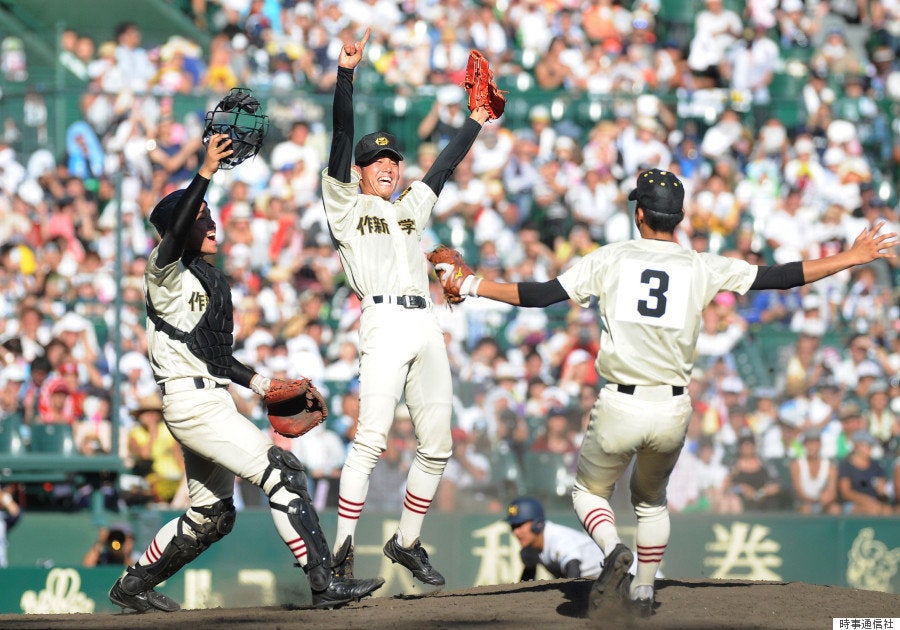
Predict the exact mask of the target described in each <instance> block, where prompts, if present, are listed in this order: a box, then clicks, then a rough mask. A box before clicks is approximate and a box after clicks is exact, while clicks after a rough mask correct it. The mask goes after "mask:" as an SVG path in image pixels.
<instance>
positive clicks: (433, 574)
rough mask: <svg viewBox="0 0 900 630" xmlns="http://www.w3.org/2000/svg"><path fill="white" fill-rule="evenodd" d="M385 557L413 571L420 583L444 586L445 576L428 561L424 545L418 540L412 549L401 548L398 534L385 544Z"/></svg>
mask: <svg viewBox="0 0 900 630" xmlns="http://www.w3.org/2000/svg"><path fill="white" fill-rule="evenodd" d="M384 555H386V556H387V557H388V558H390V559H391V561H392V562H399V563H400V564H402V565H403V566H405V567H406V568H407V569H409V570H410V571H412V574H413V576H415V578H416V579H417V580H419V581H420V582H424V583H425V584H431V585H432V586H443V585H444V576H443V575H441V574H440V573H438V572H437V571H435V570H434V567H432V566H431V563H430V562H429V561H428V553H427V552H426V551H425V548H424V547H422V543H421V542H419V539H418V538H416V540H415V542H414V543H413V545H412V547H401V546H400V543H399V542H397V534H394V536H393V537H392V538H391V539H390V540H389V541H387V542H386V543H384Z"/></svg>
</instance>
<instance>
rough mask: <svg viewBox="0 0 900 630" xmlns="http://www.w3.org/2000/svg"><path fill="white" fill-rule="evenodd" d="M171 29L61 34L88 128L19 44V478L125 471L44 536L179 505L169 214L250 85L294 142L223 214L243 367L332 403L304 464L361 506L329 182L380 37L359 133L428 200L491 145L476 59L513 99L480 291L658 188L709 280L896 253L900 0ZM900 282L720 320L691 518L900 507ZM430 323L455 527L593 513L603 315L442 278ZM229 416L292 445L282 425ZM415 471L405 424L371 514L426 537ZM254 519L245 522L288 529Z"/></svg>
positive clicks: (2, 255)
mask: <svg viewBox="0 0 900 630" xmlns="http://www.w3.org/2000/svg"><path fill="white" fill-rule="evenodd" d="M24 4H25V5H27V3H24ZM151 4H152V3H151ZM159 4H167V5H168V6H169V7H170V9H171V10H174V11H176V12H177V13H178V14H179V16H180V17H181V19H182V20H184V22H185V24H187V28H186V29H185V32H186V33H187V34H179V35H172V36H169V37H165V38H159V40H158V41H148V40H147V38H145V37H143V33H144V31H145V30H146V29H147V25H146V24H142V23H138V22H137V21H134V22H132V21H127V20H122V21H117V22H116V24H115V25H114V28H111V29H109V32H100V31H99V30H98V29H90V28H81V29H79V28H74V27H69V26H63V27H61V28H59V29H58V33H57V36H58V37H56V40H57V41H56V42H55V52H56V56H55V58H54V59H53V64H52V65H53V67H54V72H55V73H57V74H59V73H63V74H65V77H66V80H67V81H74V82H75V84H76V85H78V86H80V88H79V89H78V91H77V99H76V100H77V113H76V115H75V117H74V118H75V119H74V120H72V121H71V122H68V121H66V122H65V123H64V126H63V129H62V130H60V125H59V117H60V114H59V112H58V111H57V110H54V109H53V97H52V92H51V91H49V90H45V91H41V89H37V88H36V87H35V83H34V76H36V75H38V73H39V72H40V69H39V68H38V67H37V65H36V64H33V63H30V62H29V57H28V54H27V53H28V46H27V45H26V44H28V41H27V38H26V39H25V40H23V38H21V37H19V36H17V35H15V34H7V35H6V36H5V37H3V38H2V46H0V74H2V80H0V89H3V90H4V98H3V99H2V100H0V115H2V117H3V126H2V129H0V216H2V217H3V218H2V221H0V285H2V289H3V290H2V292H0V313H2V317H0V340H2V354H0V358H2V361H0V365H2V370H0V453H3V454H2V455H0V460H2V458H4V457H9V456H12V455H15V456H17V457H27V456H29V454H34V453H43V454H46V453H52V454H58V455H59V456H65V457H91V456H96V455H104V454H105V455H110V454H112V455H114V456H116V457H115V459H116V461H117V462H118V464H117V465H116V466H111V467H109V470H97V469H92V468H91V467H90V466H85V470H86V471H87V472H85V473H84V474H73V475H72V476H71V477H70V478H69V479H68V480H66V481H65V482H63V483H54V484H51V483H46V484H43V485H41V484H38V485H37V487H35V486H34V485H33V484H25V483H22V484H19V485H16V486H15V487H14V488H13V489H14V491H15V495H16V498H17V499H18V501H19V504H20V505H21V506H22V508H23V509H25V510H27V509H29V508H30V509H79V508H84V507H87V506H88V505H90V504H91V497H96V496H97V493H98V492H100V493H101V494H102V495H103V497H104V500H105V505H106V506H107V507H109V508H111V509H116V510H123V509H128V508H129V507H134V506H145V505H149V506H161V507H174V508H178V507H179V506H181V505H184V501H185V488H184V484H183V483H182V482H183V463H182V461H181V457H180V451H179V449H178V447H177V445H176V444H175V442H174V440H173V439H172V437H171V435H170V434H169V433H168V431H167V430H166V428H165V425H164V423H163V422H162V415H161V399H160V398H159V392H158V388H157V386H156V384H155V382H154V380H153V376H152V372H151V368H150V365H149V362H148V360H147V358H146V337H145V332H144V320H145V307H144V299H143V293H142V289H141V277H142V273H143V269H144V265H145V263H146V257H147V255H148V253H149V252H150V250H151V249H152V247H153V245H154V243H155V239H156V234H155V232H154V230H153V229H152V227H150V226H149V224H148V222H147V216H148V214H149V212H150V210H151V209H152V208H153V205H154V204H155V203H156V201H157V200H158V199H159V198H160V197H161V196H163V195H165V194H166V193H168V192H170V191H171V190H174V189H176V188H179V187H182V186H184V185H185V184H186V183H187V182H188V181H189V180H190V179H191V178H192V177H193V175H194V173H195V172H196V170H197V168H198V167H199V164H200V159H201V158H202V146H201V143H200V137H201V132H202V127H203V112H205V111H206V110H207V109H210V108H211V106H212V105H213V104H214V103H215V102H217V101H218V100H219V98H221V96H222V95H223V94H224V92H225V91H227V89H229V88H231V87H235V86H246V87H250V88H252V89H253V90H255V91H256V93H257V95H258V96H260V97H261V100H262V101H263V102H264V108H265V109H266V112H267V113H268V114H269V116H270V118H271V129H270V135H269V138H268V140H267V142H266V146H265V148H264V149H263V151H262V152H261V154H260V155H259V156H258V157H257V158H255V159H254V160H253V161H251V162H247V163H245V164H243V165H241V166H240V167H239V168H237V169H235V170H233V171H228V172H220V173H218V174H217V175H216V177H215V179H214V182H213V184H212V185H211V187H210V191H209V194H208V201H209V203H210V205H211V209H212V212H213V216H214V218H215V219H216V221H217V222H218V226H219V231H220V241H221V242H222V243H223V245H222V247H221V248H220V252H221V253H220V260H219V264H221V265H222V267H223V268H224V269H225V270H226V271H227V272H228V274H229V275H230V277H231V281H232V290H233V298H234V305H235V315H234V321H235V339H236V348H237V356H238V357H239V358H240V360H242V361H243V362H244V363H246V364H247V365H250V366H252V367H253V368H254V369H256V370H257V371H258V372H260V373H262V374H265V375H268V376H273V377H275V376H287V377H299V376H306V377H309V378H311V379H312V380H313V381H314V382H315V383H316V384H317V386H319V387H320V388H321V389H323V390H324V391H327V393H328V398H329V402H330V408H331V416H330V417H329V420H328V422H327V424H326V425H323V426H322V427H320V428H317V429H316V430H314V431H313V432H311V433H309V434H307V435H306V436H304V437H302V438H298V439H295V440H286V439H284V438H278V437H277V436H276V439H278V440H280V441H282V445H284V446H285V447H288V448H292V449H293V450H294V452H295V453H297V454H298V456H299V457H300V458H301V459H302V460H303V461H304V462H305V463H306V465H307V467H308V468H309V471H310V479H311V484H312V485H313V486H314V487H313V490H314V496H315V497H316V501H317V505H318V506H319V507H321V508H325V507H331V506H333V505H334V504H335V500H336V496H337V479H338V477H339V472H340V468H341V466H342V464H343V458H344V455H345V453H346V449H347V445H348V443H349V441H350V440H352V438H353V434H354V431H355V422H356V420H357V418H358V400H357V397H356V391H357V380H356V379H357V369H358V352H359V351H358V335H357V324H358V319H359V315H360V303H359V300H358V299H357V298H356V296H355V295H353V294H352V293H350V292H349V291H348V289H347V287H346V285H345V284H344V283H343V282H342V270H341V266H340V263H339V260H338V258H337V255H336V252H335V250H334V247H333V246H332V244H331V241H330V238H329V235H328V231H327V227H326V225H325V219H324V213H323V210H322V202H321V198H320V196H319V178H320V173H321V171H322V169H323V168H324V165H325V161H326V159H327V155H326V152H327V149H328V146H329V143H330V133H329V126H330V124H331V119H330V101H331V89H332V86H333V82H334V78H335V69H336V55H337V50H338V49H339V46H340V45H341V43H342V42H343V41H348V40H354V39H359V38H360V37H361V35H362V33H363V31H364V30H365V28H369V27H370V28H372V39H371V40H370V43H369V46H368V48H367V54H368V60H367V63H366V65H365V66H363V67H361V68H360V69H359V70H358V71H357V79H356V91H357V99H358V100H361V102H363V103H364V104H365V103H373V104H379V106H378V107H375V106H374V105H373V106H372V107H368V106H366V107H363V108H361V109H360V111H359V112H358V114H357V120H358V122H357V131H358V135H359V134H360V133H366V132H368V131H371V130H373V128H374V127H376V126H380V127H382V128H386V129H388V130H391V131H395V132H396V133H397V134H398V135H399V136H400V138H401V142H402V144H403V146H404V148H405V155H406V159H405V161H404V163H403V165H404V166H403V176H404V177H405V178H406V180H407V181H408V180H411V179H414V178H418V177H420V176H421V175H422V174H423V173H424V172H425V171H426V170H427V169H428V167H429V166H430V164H431V163H432V161H433V160H434V157H435V156H436V154H437V152H438V151H439V150H440V149H441V148H442V147H443V146H444V143H446V142H447V140H448V138H449V137H450V136H451V135H452V133H453V131H454V130H455V129H456V128H458V127H459V126H460V125H461V124H462V122H463V121H464V119H465V117H466V116H467V113H468V110H467V107H466V104H465V95H464V93H463V91H462V89H461V88H460V87H459V84H460V82H461V81H462V77H463V74H464V70H465V63H466V58H467V55H468V51H469V49H470V48H477V49H479V50H481V51H482V52H483V53H484V54H485V55H486V56H487V57H488V58H489V59H490V60H491V64H492V67H493V68H494V69H495V72H496V76H497V79H498V82H499V83H500V84H501V87H503V88H504V89H507V90H509V92H510V93H509V94H508V99H509V108H508V110H507V114H506V115H504V117H503V118H501V119H500V120H498V121H494V122H491V123H489V124H488V125H486V126H485V128H484V130H483V131H482V133H481V135H480V136H479V138H478V140H477V141H476V143H475V145H474V147H473V149H472V151H471V152H470V155H469V156H468V157H467V158H466V159H465V160H464V161H463V162H462V163H461V164H460V166H459V167H458V168H457V170H456V172H455V173H454V175H453V178H452V179H451V181H450V182H448V184H447V186H446V187H445V189H444V192H443V193H442V195H441V197H440V199H439V201H438V204H437V206H436V208H435V211H434V219H433V222H432V225H431V226H430V229H429V233H428V235H427V236H426V238H425V239H424V243H423V245H424V246H425V247H426V248H428V249H430V248H431V247H432V246H433V245H435V244H437V243H445V244H447V245H451V246H453V247H457V248H459V249H461V250H462V251H463V252H464V255H465V257H466V259H467V260H468V261H469V262H470V263H473V266H475V267H476V268H477V272H478V273H479V274H480V275H483V276H485V277H490V278H500V279H504V280H508V281H521V280H536V281H543V280H547V279H550V278H552V277H555V276H556V275H557V274H559V273H560V272H561V271H563V270H565V269H567V268H568V266H569V265H571V264H572V263H573V262H574V261H575V260H577V259H578V258H579V257H581V256H583V255H585V254H587V253H589V252H590V251H592V250H593V249H595V248H597V247H600V246H602V245H604V244H606V243H610V242H615V241H620V240H623V239H629V238H632V237H634V236H635V232H634V229H633V226H632V223H631V217H630V214H629V211H630V208H629V206H628V202H627V201H626V196H627V192H628V191H629V190H630V189H631V187H632V186H633V182H634V178H635V175H636V173H637V172H639V170H641V169H643V168H648V167H659V168H663V169H669V170H672V171H673V172H675V173H677V174H678V175H679V176H680V177H681V178H682V180H683V181H684V183H685V185H686V188H687V190H688V194H687V196H686V218H685V221H684V222H683V224H682V226H681V227H680V228H679V231H678V238H679V240H680V242H681V243H682V244H683V245H684V246H685V247H691V248H694V249H697V250H699V251H710V252H716V253H720V254H725V255H729V256H736V257H740V258H743V259H745V260H748V261H749V262H751V263H757V264H772V263H780V262H787V261H792V260H800V259H805V258H817V257H820V256H823V255H827V254H829V253H833V252H835V251H838V250H840V249H842V248H845V247H848V246H849V244H851V243H852V242H853V240H854V238H855V237H856V235H857V234H859V232H860V231H861V230H862V229H863V228H865V227H870V226H873V225H876V224H877V223H879V222H881V221H885V222H886V227H885V228H884V229H885V230H886V231H896V229H897V227H896V226H897V225H898V217H897V208H898V196H897V192H896V191H897V185H898V177H900V127H898V122H897V121H898V119H900V118H898V116H897V115H896V114H897V108H898V101H900V65H898V64H897V61H896V56H897V53H898V52H900V2H897V1H896V0H883V1H878V0H872V1H868V2H866V1H857V0H832V1H826V0H805V2H804V0H780V1H779V0H750V1H748V2H746V3H744V2H728V1H725V2H723V0H703V1H700V0H695V1H684V2H675V1H666V0H634V1H631V0H621V1H612V0H581V1H579V0H543V1H542V0H495V1H485V2H474V1H472V0H444V1H441V2H430V1H416V0H407V1H402V2H396V1H393V0H355V1H353V2H340V3H338V2H336V1H335V0H316V1H314V2H303V1H299V0H190V1H186V0H185V1H182V2H176V1H174V0H173V1H172V2H169V3H164V2H162V0H159ZM7 9H8V7H7ZM0 34H2V31H0ZM29 76H31V79H29ZM374 95H377V96H378V99H379V100H377V101H375V100H372V101H366V100H365V99H366V98H374ZM4 101H5V102H4ZM898 281H900V263H898V261H896V260H891V261H884V260H881V261H876V263H873V264H871V265H869V266H866V267H864V268H861V269H859V270H858V271H856V272H853V273H851V272H849V271H848V272H844V273H841V274H838V275H836V276H834V277H833V278H831V279H828V280H826V281H821V282H818V283H815V284H814V285H811V286H808V287H802V288H798V289H794V290H791V291H782V292H776V291H767V292H758V293H754V294H750V295H747V296H737V295H734V294H731V293H723V294H720V295H719V296H718V297H717V298H716V299H715V301H714V303H713V304H712V305H710V306H709V307H708V308H707V309H706V311H705V312H704V319H703V324H704V325H703V331H702V333H701V335H700V340H699V343H698V357H697V368H696V369H695V371H694V376H693V380H692V382H691V385H690V391H691V395H692V398H693V402H694V416H693V419H692V422H691V425H690V430H689V434H688V439H687V442H686V444H685V447H684V453H683V455H682V457H681V459H680V461H679V464H678V466H677V467H676V470H675V473H674V474H673V480H672V484H671V486H670V489H669V502H670V509H672V510H674V511H711V512H716V513H737V512H741V511H744V510H796V511H800V512H802V513H809V514H813V513H829V514H837V513H846V512H853V513H865V514H887V513H891V512H892V511H894V510H895V509H896V506H897V503H898V501H897V499H898V497H897V494H898V492H897V487H898V485H900V464H895V462H897V461H900V460H898V458H897V450H898V443H900V420H898V418H900V325H898V322H900V317H898V315H900V313H898V304H900V302H898V295H900V293H898V290H897V288H898ZM432 297H433V299H434V301H435V303H436V309H437V312H438V314H439V317H440V319H441V322H442V324H443V327H444V330H445V336H446V342H447V347H448V350H449V355H450V360H451V366H452V370H453V374H454V378H455V394H456V398H455V412H454V425H455V426H454V430H453V439H454V453H453V457H452V459H451V461H450V463H449V465H448V468H447V471H446V474H445V476H444V480H443V482H442V485H441V489H440V491H439V497H438V501H437V502H436V505H437V506H438V508H439V509H444V510H460V509H463V510H464V509H479V510H495V511H499V510H502V509H503V508H504V507H505V505H506V503H507V502H508V501H509V500H510V499H511V498H513V497H515V496H517V495H519V494H522V493H525V492H527V493H530V494H533V495H535V496H538V497H539V498H541V499H543V500H544V501H547V502H548V503H549V505H551V506H552V505H554V503H553V502H556V503H555V504H556V505H559V506H563V507H566V506H568V505H569V497H568V494H569V491H570V489H571V484H572V480H573V475H574V465H575V460H576V452H577V448H578V444H579V441H580V436H581V434H582V432H583V431H584V430H585V427H586V421H587V418H588V415H589V412H590V408H591V406H592V404H593V402H594V401H595V399H596V394H597V391H598V388H599V387H600V386H602V383H601V382H598V380H599V379H598V377H597V374H596V372H595V369H594V366H593V361H594V358H595V355H596V353H597V349H598V341H599V330H600V328H599V327H600V322H598V321H597V318H596V312H595V311H593V310H586V309H579V308H577V307H574V306H571V305H569V304H563V305H557V306H555V307H551V308H548V309H543V310H542V309H515V308H512V307H509V306H507V305H504V304H500V303H494V302H489V301H486V300H477V299H470V300H467V301H466V302H465V303H464V304H461V305H459V306H458V307H454V308H453V309H450V308H449V307H448V306H446V305H445V304H444V303H443V300H442V296H441V292H440V288H439V287H438V286H437V284H436V283H435V284H433V286H432ZM232 393H233V395H234V397H235V400H236V401H237V404H238V405H239V408H240V409H242V410H243V411H244V413H246V415H247V416H248V417H250V418H252V419H254V420H255V421H256V422H257V423H258V424H259V426H260V427H261V430H268V422H267V420H266V418H265V414H264V413H263V411H262V409H261V408H260V406H259V402H258V399H257V398H256V397H255V396H254V395H253V394H252V393H251V392H249V390H242V389H241V388H237V387H232ZM414 448H415V439H414V436H413V433H412V425H411V423H410V422H409V415H408V412H406V410H405V407H404V406H403V404H402V403H401V404H400V405H399V406H398V408H397V414H396V422H395V425H394V428H393V430H392V434H391V439H389V442H388V447H387V450H386V451H385V453H384V455H383V457H382V460H381V461H380V462H379V465H378V467H377V468H376V472H375V473H374V474H373V477H372V482H371V488H370V492H369V497H368V501H367V504H368V505H370V506H371V507H372V509H376V510H377V509H379V507H383V508H384V509H385V510H388V511H393V510H397V509H399V501H400V498H401V497H402V488H401V490H400V491H398V487H400V486H401V485H402V483H403V480H404V479H405V477H406V471H407V467H408V466H409V463H410V461H411V458H412V456H413V450H414ZM11 479H13V478H11ZM13 480H14V479H13ZM239 490H240V492H238V497H239V499H240V500H241V501H243V505H254V504H257V503H259V500H260V497H259V496H258V494H256V493H255V492H254V491H253V490H252V488H240V489H239Z"/></svg>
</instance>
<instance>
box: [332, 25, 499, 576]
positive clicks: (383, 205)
mask: <svg viewBox="0 0 900 630" xmlns="http://www.w3.org/2000/svg"><path fill="white" fill-rule="evenodd" d="M368 39H369V31H368V30H366V32H365V35H364V36H363V39H362V41H360V42H350V43H344V44H343V45H342V46H341V50H340V53H339V56H338V69H337V82H336V84H335V92H334V111H333V120H334V136H333V138H332V142H331V153H330V156H329V160H328V168H327V169H326V170H325V171H324V172H323V173H322V198H323V200H324V203H325V215H326V217H327V219H328V227H329V228H330V230H331V235H332V238H333V240H334V242H335V243H336V244H337V247H338V253H339V254H340V258H341V264H342V265H343V267H344V271H345V272H346V275H347V281H348V282H349V284H350V287H351V288H352V289H353V291H354V292H356V294H357V295H358V296H359V298H360V300H361V301H362V319H361V322H360V329H359V345H360V349H361V357H360V390H359V398H360V414H359V427H358V429H357V431H356V436H355V438H354V441H353V444H352V446H351V447H350V451H349V453H348V454H347V460H346V462H345V464H344V467H343V469H342V471H341V482H340V496H339V499H338V526H337V535H336V538H335V543H337V544H340V545H341V548H343V546H344V545H346V544H348V543H349V544H351V545H352V540H353V535H354V534H355V532H356V525H357V522H358V520H359V517H360V514H361V513H362V510H363V505H364V503H365V501H366V494H367V492H368V489H369V475H370V474H371V472H372V469H373V468H374V467H375V464H376V462H377V461H378V458H379V457H380V456H381V453H382V451H384V450H385V447H386V445H387V435H388V431H389V430H390V428H391V423H392V422H393V419H394V409H395V408H396V406H397V403H398V402H399V401H400V398H401V397H402V396H403V395H404V394H405V395H406V404H407V406H408V407H409V411H410V416H411V418H412V422H413V425H414V426H415V432H416V437H417V438H418V448H417V449H416V457H415V461H414V462H413V464H412V466H411V467H410V471H409V477H408V479H407V484H406V491H405V492H406V493H405V497H404V502H403V511H402V513H401V514H400V523H399V526H398V529H397V532H396V534H394V536H392V537H391V539H390V540H388V541H387V543H386V544H385V546H384V553H385V555H386V556H387V557H388V558H390V559H391V560H392V561H394V562H397V563H400V564H401V565H402V566H404V567H406V568H407V569H409V570H410V571H411V572H412V574H413V575H414V576H415V577H416V578H417V579H418V580H419V581H421V582H424V583H425V584H430V585H433V586H440V585H443V584H444V576H442V575H441V574H440V573H439V572H438V571H437V570H436V569H435V568H434V567H433V566H432V565H431V562H430V561H429V559H428V554H427V553H426V551H425V549H424V547H423V546H422V544H421V543H420V540H419V536H420V533H421V530H422V523H423V521H424V519H425V514H426V512H427V511H428V508H429V506H430V505H431V502H432V500H433V499H434V495H435V493H436V491H437V488H438V484H439V483H440V481H441V476H442V475H443V472H444V467H445V466H446V464H447V459H448V458H449V457H450V453H451V447H452V441H451V438H450V414H451V403H452V391H451V390H452V388H451V380H450V363H449V360H448V359H447V349H446V346H445V344H444V337H443V334H442V332H441V327H440V325H439V324H438V322H437V319H436V317H435V314H434V312H433V310H432V303H431V300H430V299H429V286H428V265H427V264H426V262H425V257H424V256H423V255H422V250H421V246H420V244H419V243H420V239H421V236H422V232H423V231H424V230H425V227H426V225H427V223H428V221H429V219H430V217H431V210H432V208H433V207H434V204H435V202H436V201H437V197H438V194H439V193H440V192H441V190H442V188H443V187H444V184H445V182H446V181H447V180H448V179H449V178H450V175H451V174H452V173H453V170H454V169H455V168H456V166H457V165H458V164H459V163H460V162H461V161H462V159H463V158H464V157H465V155H466V153H468V151H469V148H470V147H471V146H472V143H473V142H474V141H475V138H476V137H477V136H478V133H479V132H480V131H481V128H482V125H483V124H484V123H485V122H487V120H488V119H489V118H491V117H493V116H499V115H500V113H501V112H499V111H496V110H494V109H489V108H488V107H487V106H486V104H483V105H480V106H478V107H477V108H476V109H474V110H473V111H472V113H471V115H470V116H469V118H468V119H466V122H465V124H464V125H463V126H462V128H461V129H460V131H459V132H458V133H457V134H456V135H455V136H454V137H453V139H452V140H450V142H449V143H448V144H447V146H446V147H445V148H444V149H443V150H442V151H441V153H440V154H439V155H438V156H437V158H436V159H435V161H434V164H433V165H432V166H431V167H430V168H429V169H428V172H427V173H426V174H425V175H424V176H423V178H422V181H415V182H413V183H412V184H411V185H410V186H409V187H408V188H407V189H406V190H404V191H403V192H402V193H400V195H399V197H396V200H395V193H396V192H397V186H398V184H399V182H400V163H401V162H402V161H403V155H402V154H401V153H400V150H399V147H398V144H397V139H396V138H395V137H394V136H393V135H391V134H390V133H387V132H384V131H378V132H375V133H370V134H368V135H365V136H363V137H362V138H361V139H360V140H359V141H358V142H357V143H356V146H355V148H354V146H353V135H354V126H353V75H354V70H355V68H356V66H357V65H358V64H359V62H360V61H361V60H362V57H363V51H364V50H365V46H366V42H367V41H368ZM473 89H474V88H473ZM482 89H486V88H484V86H482ZM478 102H479V103H480V102H481V101H478ZM341 548H338V549H337V551H340V549H341ZM352 560H353V557H352V554H351V555H349V556H347V558H346V561H345V562H344V563H343V564H342V566H341V567H340V569H339V571H340V574H341V575H345V576H346V575H352V572H353V563H352Z"/></svg>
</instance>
